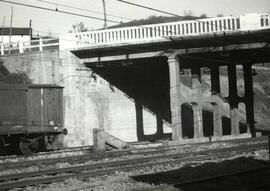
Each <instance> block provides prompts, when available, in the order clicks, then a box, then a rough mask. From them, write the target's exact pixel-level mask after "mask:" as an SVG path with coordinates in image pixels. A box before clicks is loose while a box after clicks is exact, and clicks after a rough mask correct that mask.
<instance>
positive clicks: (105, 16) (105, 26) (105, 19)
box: [102, 0, 107, 29]
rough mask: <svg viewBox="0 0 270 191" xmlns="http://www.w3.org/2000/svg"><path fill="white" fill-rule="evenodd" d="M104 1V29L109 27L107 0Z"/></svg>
mask: <svg viewBox="0 0 270 191" xmlns="http://www.w3.org/2000/svg"><path fill="white" fill-rule="evenodd" d="M102 2H103V13H104V29H107V13H106V4H105V0H102Z"/></svg>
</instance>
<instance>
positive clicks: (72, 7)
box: [35, 0, 132, 20]
mask: <svg viewBox="0 0 270 191" xmlns="http://www.w3.org/2000/svg"><path fill="white" fill-rule="evenodd" d="M35 1H39V2H44V3H47V4H50V5H57V6H61V7H66V8H71V9H75V10H80V11H86V12H90V13H95V14H100V15H103V14H104V13H103V12H98V11H93V10H90V9H84V8H79V7H75V6H70V5H66V4H60V3H57V2H56V3H55V2H50V1H45V0H35ZM107 16H110V17H115V18H120V19H125V20H132V19H131V18H127V17H123V16H119V15H113V14H107Z"/></svg>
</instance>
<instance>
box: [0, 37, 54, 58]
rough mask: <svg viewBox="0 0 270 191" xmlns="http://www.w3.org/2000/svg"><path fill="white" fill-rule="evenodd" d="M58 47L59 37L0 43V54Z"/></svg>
mask: <svg viewBox="0 0 270 191" xmlns="http://www.w3.org/2000/svg"><path fill="white" fill-rule="evenodd" d="M55 49H59V39H54V38H47V39H38V40H31V41H25V42H23V41H19V42H12V43H5V44H0V50H1V51H0V55H8V54H16V53H30V52H37V51H43V50H55Z"/></svg>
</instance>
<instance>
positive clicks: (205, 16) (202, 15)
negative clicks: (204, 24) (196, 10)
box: [199, 13, 207, 19]
mask: <svg viewBox="0 0 270 191" xmlns="http://www.w3.org/2000/svg"><path fill="white" fill-rule="evenodd" d="M199 18H200V19H205V18H207V15H206V14H205V13H203V14H201V15H200V17H199Z"/></svg>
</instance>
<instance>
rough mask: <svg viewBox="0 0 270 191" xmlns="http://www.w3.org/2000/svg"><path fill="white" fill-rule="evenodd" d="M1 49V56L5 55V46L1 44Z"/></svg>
mask: <svg viewBox="0 0 270 191" xmlns="http://www.w3.org/2000/svg"><path fill="white" fill-rule="evenodd" d="M0 48H1V55H4V44H1V45H0Z"/></svg>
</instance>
